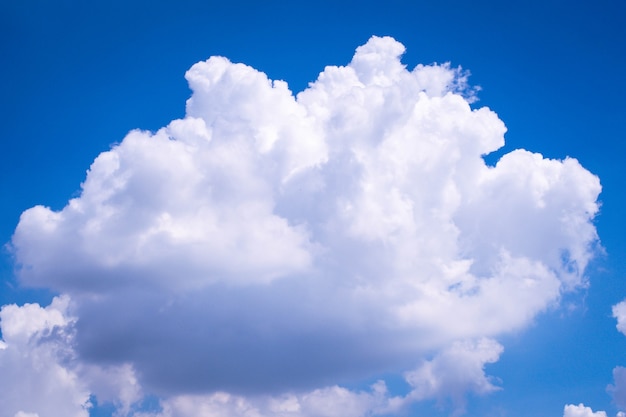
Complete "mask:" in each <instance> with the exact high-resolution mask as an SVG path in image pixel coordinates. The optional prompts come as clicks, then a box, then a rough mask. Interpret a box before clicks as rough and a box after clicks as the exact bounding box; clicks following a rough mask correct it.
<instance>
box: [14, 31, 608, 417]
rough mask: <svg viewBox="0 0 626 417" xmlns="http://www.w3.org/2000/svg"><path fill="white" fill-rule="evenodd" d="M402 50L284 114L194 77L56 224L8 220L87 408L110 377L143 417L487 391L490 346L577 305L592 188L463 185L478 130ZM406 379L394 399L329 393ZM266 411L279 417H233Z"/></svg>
mask: <svg viewBox="0 0 626 417" xmlns="http://www.w3.org/2000/svg"><path fill="white" fill-rule="evenodd" d="M403 51H404V47H403V46H402V45H401V44H399V43H398V42H396V41H395V40H393V39H391V38H378V37H373V38H372V39H370V41H369V42H368V43H367V44H366V45H364V46H361V47H359V48H358V49H357V51H356V53H355V55H354V57H353V59H352V61H351V62H350V64H348V65H347V66H343V67H327V68H325V69H324V71H323V72H322V73H321V74H320V75H319V77H318V79H317V80H316V81H315V82H313V83H312V84H310V86H309V88H307V89H306V90H305V91H303V92H301V93H299V94H298V95H297V96H294V95H293V94H292V93H291V92H290V91H289V89H288V87H287V84H286V83H284V82H282V81H271V80H269V79H268V78H267V77H266V75H265V74H263V73H260V72H258V71H256V70H254V69H253V68H250V67H248V66H245V65H243V64H233V63H231V62H230V61H228V60H227V59H226V58H221V57H213V58H210V59H209V60H207V61H206V62H200V63H198V64H195V65H194V66H193V67H192V68H191V69H190V70H189V71H188V72H187V74H186V77H187V80H188V81H189V85H190V87H191V89H192V91H193V94H192V96H191V98H190V99H189V100H188V102H187V114H186V117H185V118H184V119H180V120H174V121H172V122H171V123H170V124H169V125H168V126H166V127H164V128H162V129H160V130H159V131H157V132H154V133H151V132H143V131H133V132H130V133H129V134H128V136H126V137H125V138H124V140H123V141H122V142H121V143H120V144H119V145H116V146H115V147H113V148H112V149H111V150H110V151H108V152H105V153H102V154H101V155H99V156H98V157H97V158H96V160H95V161H94V163H93V164H92V166H91V168H90V170H89V172H88V175H87V178H86V180H85V181H84V183H83V184H82V192H81V194H80V196H79V197H77V198H75V199H72V200H70V201H69V203H68V204H67V206H66V207H65V208H63V209H62V210H60V211H52V210H50V209H49V208H46V207H43V206H37V207H34V208H31V209H29V210H27V211H25V212H24V213H23V215H22V217H21V219H20V223H19V225H18V227H17V229H16V231H15V234H14V236H13V240H12V245H13V249H14V253H15V257H16V260H17V263H18V265H19V270H18V275H19V278H20V280H21V282H22V283H23V284H24V285H29V286H41V287H46V288H50V289H52V290H54V291H57V292H59V293H64V294H67V295H68V296H69V297H71V299H72V302H73V311H72V312H73V314H74V315H76V316H77V317H80V320H78V321H77V322H76V323H75V325H74V326H73V328H74V329H75V337H74V339H73V342H72V343H73V346H74V347H75V351H76V355H77V356H78V357H79V358H80V360H81V361H82V363H83V368H81V369H82V371H81V372H82V374H81V375H87V374H88V373H89V372H88V371H86V369H88V367H89V366H92V367H95V368H93V369H97V370H98V371H92V372H91V376H84V378H86V380H89V381H92V382H90V384H92V386H95V385H97V386H98V387H100V388H99V392H102V393H108V394H102V395H105V396H108V397H110V398H111V399H112V398H114V397H116V396H117V397H120V398H121V396H122V393H116V392H114V390H113V388H112V387H114V386H115V385H109V388H106V385H107V384H106V383H105V382H104V381H105V380H106V378H102V377H100V378H98V377H97V375H98V373H99V372H100V370H105V371H102V372H105V374H106V375H107V376H111V375H118V376H117V378H118V379H121V380H124V381H126V385H125V386H126V387H127V388H126V389H125V390H124V392H125V394H123V395H125V398H126V400H124V401H121V400H118V401H121V403H124V404H126V405H125V406H124V407H126V409H127V410H128V409H129V407H130V405H129V404H131V403H132V401H134V400H135V399H136V398H138V396H139V395H140V394H139V393H140V391H141V390H140V388H139V387H141V389H144V390H145V391H147V392H151V393H156V394H158V395H161V396H163V397H164V398H166V399H167V400H166V402H164V403H163V404H164V408H163V410H164V411H163V413H165V414H164V415H167V416H170V415H171V416H186V415H193V413H196V415H197V413H199V411H193V410H200V409H202V410H205V409H206V410H213V409H214V407H227V408H228V407H231V408H228V409H232V410H234V409H235V408H236V407H239V406H242V407H248V408H246V410H248V411H245V413H244V412H242V411H241V410H240V411H237V413H238V415H242V414H243V415H251V416H253V415H294V416H300V415H302V416H305V415H306V416H317V415H319V416H322V415H324V416H331V415H334V414H332V412H330V411H328V412H327V411H320V409H318V408H315V407H316V406H315V404H317V403H318V402H319V401H321V400H319V401H318V399H319V398H326V397H325V396H328V397H332V398H333V399H335V400H337V401H338V402H337V404H352V403H351V401H356V402H358V403H359V404H366V405H364V406H363V407H365V408H364V409H366V410H372V409H373V408H376V407H379V406H380V407H382V406H383V405H384V406H385V407H391V404H400V403H402V402H403V401H409V400H410V399H413V400H418V399H423V398H445V397H452V398H453V399H455V400H457V401H461V403H462V395H463V392H465V391H471V392H475V393H479V394H480V393H487V392H490V391H492V390H493V389H495V387H494V386H493V385H492V383H491V382H490V379H489V378H488V377H486V376H485V374H484V372H483V367H484V365H485V364H486V363H490V362H493V361H495V360H497V358H498V356H499V354H500V352H501V350H502V347H501V346H500V345H499V344H497V342H495V341H494V340H493V338H494V337H497V336H498V335H500V334H502V333H505V332H509V331H513V330H516V329H519V328H522V327H523V326H525V325H526V324H527V323H528V322H529V321H530V320H532V319H533V317H535V315H536V314H537V313H539V312H541V311H542V310H544V309H545V308H546V307H547V306H549V305H550V304H551V303H555V302H557V301H558V299H559V296H560V294H561V293H562V292H563V291H567V290H570V289H572V288H576V287H577V286H580V285H584V284H585V277H584V270H585V267H586V265H587V263H588V262H589V260H590V259H591V257H592V256H593V255H594V249H593V248H594V245H595V244H596V243H597V236H596V230H595V227H594V225H593V223H592V220H593V218H594V216H595V214H596V213H597V211H598V204H597V197H598V194H599V193H600V190H601V187H600V183H599V180H598V178H597V177H595V176H594V175H592V174H590V173H589V172H588V171H586V170H585V169H584V168H583V167H582V166H581V165H580V164H579V163H578V162H577V161H576V160H575V159H571V158H567V159H565V160H562V161H557V160H549V159H545V158H543V157H542V156H541V155H539V154H534V153H531V152H528V151H525V150H516V151H514V152H511V153H509V154H507V155H505V156H504V157H502V158H501V160H500V161H499V162H498V163H497V164H496V166H494V167H491V166H487V165H486V164H485V162H484V160H483V158H482V157H483V156H484V155H486V154H488V153H490V152H493V151H495V150H497V149H498V148H500V147H501V146H502V145H503V144H504V138H503V135H504V132H505V127H504V124H503V123H502V121H500V120H499V119H498V117H497V115H496V114H495V113H494V112H492V111H491V110H489V109H488V108H485V107H483V108H479V109H472V107H471V106H470V102H472V101H473V99H474V91H475V90H474V89H472V88H471V87H469V86H468V85H467V74H466V73H465V72H463V71H461V70H460V69H453V68H450V66H449V65H428V66H424V65H418V66H417V67H415V68H414V69H413V70H411V71H409V70H407V68H406V67H405V66H404V65H403V64H402V63H401V61H400V56H401V54H402V53H403ZM433 355H434V356H433ZM429 356H430V357H432V358H433V359H432V361H427V362H423V361H424V359H425V358H427V357H429ZM416 363H423V365H422V367H419V368H417V370H415V371H413V372H408V373H407V374H406V375H407V380H408V382H409V383H410V384H411V385H412V386H413V391H412V393H411V394H409V396H408V397H407V398H405V399H394V398H391V397H389V396H388V395H386V394H385V395H383V394H381V392H382V391H381V386H380V385H379V386H377V388H375V389H373V390H372V391H371V392H366V393H355V392H352V391H347V390H345V389H343V388H340V387H338V386H336V385H335V384H337V383H343V382H351V381H357V380H359V379H361V378H371V377H372V376H375V375H377V374H379V373H382V372H388V371H392V370H408V369H414V367H415V364H416ZM107 367H109V368H107ZM110 367H113V368H110ZM107 369H109V370H107ZM110 369H115V370H116V371H115V372H113V371H110ZM97 381H100V382H99V383H98V382H97ZM320 387H327V388H320ZM328 387H330V388H328ZM285 393H294V394H293V395H294V397H285V398H287V399H286V400H285V402H284V404H283V403H280V404H283V406H284V407H290V404H291V405H293V406H294V407H295V408H294V410H296V409H297V410H300V411H293V413H295V414H293V413H292V414H289V413H287V412H284V413H283V412H282V411H281V412H280V413H279V412H274V411H272V408H271V407H269V406H267V407H269V408H263V407H261V406H259V405H257V404H256V403H254V404H255V405H250V406H248V405H246V404H249V401H251V400H250V398H273V399H274V401H278V400H276V398H283V397H281V395H287V394H285ZM289 395H292V394H289ZM335 400H333V401H335ZM327 401H328V400H327ZM342 401H344V402H343V403H342ZM192 403H193V404H194V405H189V404H192ZM242 404H243V405H242ZM250 404H252V403H250ZM294 404H296V405H297V407H296V405H294ZM333 404H334V403H333ZM194 407H195V408H194ZM198 407H200V408H198ZM202 407H204V408H202ZM232 407H235V408H232ZM281 407H282V406H281ZM307 407H308V408H307ZM337 407H341V406H340V405H337ZM349 408H350V409H358V410H360V409H361V408H359V407H353V406H350V407H349ZM337 409H340V408H337ZM168 410H169V411H168ZM185 410H192V411H185ZM220 410H225V409H220ZM255 410H256V411H255ZM259 410H260V411H259ZM268 410H269V411H268ZM302 410H304V411H302ZM203 412H204V411H203ZM289 412H291V411H289ZM168 413H169V414H168ZM204 413H205V414H207V415H212V414H211V413H217V414H219V415H229V414H228V412H226V411H221V412H219V413H218V412H217V411H215V412H214V411H206V412H204ZM230 413H231V414H232V413H235V411H231V412H230ZM246 413H248V414H246ZM255 413H256V414H255ZM281 413H282V414H281ZM298 413H300V414H298ZM342 415H347V414H342ZM41 417H43V416H41Z"/></svg>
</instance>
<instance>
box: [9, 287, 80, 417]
mask: <svg viewBox="0 0 626 417" xmlns="http://www.w3.org/2000/svg"><path fill="white" fill-rule="evenodd" d="M67 304H68V298H67V297H63V298H55V299H54V300H53V301H52V304H50V305H49V306H48V307H46V308H41V307H40V306H39V305H37V304H26V305H24V306H22V307H18V306H16V305H6V306H4V307H2V309H1V310H0V329H1V330H2V338H3V341H1V342H0V369H1V370H2V372H1V375H2V376H1V377H0V392H2V395H0V410H2V415H3V416H15V417H33V416H38V417H63V416H66V417H88V416H89V413H88V412H87V408H88V407H89V391H88V390H87V387H86V386H85V385H84V384H83V383H82V382H81V381H80V380H79V378H78V375H77V374H76V373H75V372H72V371H71V370H69V369H68V367H67V366H66V364H70V363H71V362H72V361H73V360H74V357H73V356H74V355H73V352H72V351H71V349H69V346H70V343H68V339H69V338H71V334H68V332H67V330H68V328H69V327H68V325H69V324H70V323H71V321H72V319H68V318H67V317H66V310H67Z"/></svg>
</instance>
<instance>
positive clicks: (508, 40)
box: [0, 0, 626, 417]
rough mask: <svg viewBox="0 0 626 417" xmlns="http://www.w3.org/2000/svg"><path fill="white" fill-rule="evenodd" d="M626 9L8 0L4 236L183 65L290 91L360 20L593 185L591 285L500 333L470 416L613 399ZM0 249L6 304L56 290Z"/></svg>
mask: <svg viewBox="0 0 626 417" xmlns="http://www.w3.org/2000/svg"><path fill="white" fill-rule="evenodd" d="M625 23H626V2H624V1H622V0H601V1H596V2H571V1H553V0H549V1H534V0H533V1H530V2H529V1H525V2H506V3H505V2H494V1H474V2H462V1H441V2H437V1H432V2H421V1H414V2H409V1H394V0H392V1H389V2H386V3H374V2H365V1H362V2H330V1H320V2H309V3H306V2H276V1H270V2H267V1H266V2H254V3H253V2H211V1H192V0H181V1H177V2H163V1H118V0H113V1H95V2H82V1H72V0H59V1H55V2H48V1H35V0H27V1H10V0H5V1H3V2H2V4H1V5H0V52H1V56H2V57H3V60H2V61H3V64H2V66H0V80H1V81H0V91H1V94H2V98H3V99H2V101H1V104H0V105H1V106H2V107H1V108H0V115H1V116H0V117H1V120H2V126H3V136H4V140H3V141H2V152H0V158H1V160H0V167H1V168H0V169H1V170H2V171H1V175H0V195H2V196H3V198H2V201H3V203H2V205H1V206H0V240H1V241H2V242H9V241H10V239H11V236H12V234H13V231H14V230H15V227H16V226H17V224H18V221H19V216H20V214H21V213H22V212H23V211H24V210H26V209H28V208H30V207H33V206H34V205H37V204H43V205H46V206H49V207H51V208H52V209H54V210H59V209H61V208H62V207H63V206H64V205H65V204H66V202H67V200H68V199H69V198H72V197H76V196H78V192H79V190H80V184H81V182H82V181H84V179H85V171H86V170H87V169H88V167H89V166H90V164H91V163H92V162H93V160H94V159H95V158H96V157H97V156H98V154H100V153H101V152H103V151H106V150H108V149H109V148H110V146H111V145H113V144H115V143H119V142H121V141H122V139H123V138H124V136H125V135H126V133H127V132H128V131H130V130H131V129H135V128H140V129H146V130H153V131H154V130H157V129H159V128H160V127H162V126H166V125H167V124H168V123H169V122H170V121H171V120H174V119H176V118H182V117H183V116H184V115H185V100H186V99H187V98H188V97H189V96H190V90H189V87H188V86H187V83H186V81H185V79H184V74H185V71H187V70H188V69H189V68H190V67H191V66H192V65H193V64H194V63H196V62H199V61H202V60H205V59H207V58H208V57H210V56H214V55H221V56H225V57H227V58H229V59H230V60H231V61H232V62H242V63H245V64H247V65H249V66H251V67H253V68H256V69H257V70H259V71H262V72H264V73H265V74H267V76H268V77H269V78H270V79H274V80H277V79H278V80H285V81H287V82H288V84H289V87H290V88H291V90H292V91H294V92H299V91H301V90H303V89H304V88H306V86H307V84H308V83H309V82H310V81H314V80H315V79H316V78H317V75H318V74H319V72H320V71H322V70H323V69H324V67H325V66H327V65H345V64H347V63H348V62H349V59H350V57H351V56H352V54H353V53H354V50H355V48H356V47H357V46H359V45H363V44H364V43H365V42H367V40H368V39H369V38H370V36H372V35H378V36H392V37H394V38H395V39H396V40H398V41H399V42H401V43H402V44H404V46H405V47H406V49H407V52H406V54H405V55H404V56H403V59H402V61H403V63H405V64H406V65H407V66H408V67H409V69H412V68H413V67H414V66H415V65H416V64H418V63H423V64H431V63H434V62H437V63H443V62H451V64H452V66H459V65H460V66H462V67H463V68H464V69H468V70H469V71H470V72H471V77H470V79H469V82H470V84H472V85H479V86H480V87H481V88H482V90H481V91H480V92H479V93H478V98H479V101H478V102H477V103H476V104H474V107H480V106H487V107H489V108H490V109H492V110H493V111H494V112H496V113H497V115H498V116H499V118H500V119H501V120H502V121H503V122H504V123H505V124H506V126H507V128H508V131H507V133H506V135H505V140H506V145H505V147H504V148H503V149H502V150H500V151H498V153H497V155H498V156H499V155H502V154H504V153H506V152H509V151H511V150H513V149H517V148H524V149H527V150H529V151H532V152H539V153H541V154H543V155H544V157H547V158H557V159H562V158H564V157H566V156H571V157H574V158H576V159H578V160H579V161H580V163H581V165H582V166H583V167H585V168H586V169H587V170H589V171H590V172H592V173H593V174H595V175H597V176H598V177H599V178H600V181H601V183H602V187H603V189H602V193H601V195H600V197H599V200H600V201H601V209H600V214H599V215H598V217H597V219H596V221H595V224H596V226H597V230H598V234H599V236H600V240H601V244H602V246H603V247H604V248H605V250H606V255H605V256H601V257H599V258H597V259H596V260H595V261H593V262H592V264H591V266H590V267H589V269H588V272H587V276H588V277H589V281H590V286H589V288H588V289H587V290H580V291H579V292H577V293H575V294H573V295H571V294H570V295H568V296H566V297H565V300H563V301H562V302H561V307H559V308H555V309H552V310H549V311H548V312H546V313H542V314H539V315H538V316H537V317H536V319H535V320H534V321H533V323H532V324H530V325H529V326H526V327H525V328H524V329H523V330H521V331H517V332H514V333H513V334H508V335H505V336H502V337H498V341H499V342H500V343H501V344H502V345H503V346H504V353H502V355H501V356H500V360H499V361H498V362H496V363H495V364H492V365H488V366H487V373H488V374H490V375H493V376H495V377H497V378H500V379H501V383H500V384H499V385H500V386H502V387H503V390H501V391H499V392H495V393H491V394H487V395H485V396H483V397H471V398H470V402H469V405H468V409H467V415H468V416H485V417H486V416H494V417H495V416H510V417H517V416H520V417H521V416H535V417H543V416H545V417H548V416H556V417H560V416H561V415H562V414H563V406H564V405H565V404H578V403H581V402H582V403H584V404H585V405H586V406H590V407H592V408H593V409H594V410H606V411H607V414H608V415H609V416H612V415H615V413H616V412H617V408H616V407H615V405H614V404H612V402H611V397H610V395H609V394H607V393H606V386H607V385H608V384H610V383H612V382H613V379H612V374H611V372H612V370H613V368H614V367H615V366H618V365H622V366H626V337H624V335H622V334H620V333H618V332H617V330H616V329H615V324H616V321H615V319H614V318H613V317H612V313H611V306H613V305H614V304H616V303H618V302H619V301H621V300H622V299H624V298H625V297H626V285H625V283H626V280H625V279H624V277H626V256H625V255H624V254H625V253H626V245H625V243H624V239H623V236H624V231H625V230H626V220H624V216H623V213H624V210H625V209H626V207H625V205H626V199H625V198H624V189H626V183H625V181H626V175H625V174H626V171H625V168H624V167H625V165H624V163H623V161H622V158H623V155H624V154H625V153H626V145H625V143H626V137H625V135H624V129H623V123H624V116H625V115H626V104H625V103H626V101H625V100H624V97H626V82H625V81H624V74H626V24H625ZM494 160H495V158H494ZM1 265H2V269H1V276H0V277H1V278H2V280H3V281H4V283H5V284H4V285H2V287H1V289H0V305H4V304H10V303H18V304H23V303H24V302H40V303H42V304H47V303H49V302H50V300H51V297H52V295H53V293H48V292H46V290H32V289H28V288H25V287H23V286H21V285H20V284H19V283H17V282H16V279H15V277H14V276H13V272H12V268H13V266H12V261H11V259H10V258H9V256H8V255H5V256H3V258H2V264H1ZM570 299H571V302H572V303H573V305H574V306H575V308H573V309H572V310H571V311H568V308H567V307H566V305H567V304H568V303H569V302H570ZM366 382H371V381H366ZM357 385H358V384H357ZM389 385H390V386H392V385H393V384H391V383H389ZM0 395H1V394H0ZM432 404H433V402H431V401H426V402H425V403H420V404H419V405H416V406H415V409H414V410H415V411H414V414H412V415H416V416H421V415H438V414H436V413H439V412H441V413H442V415H447V414H449V412H450V410H449V409H444V410H443V411H434V413H435V414H431V413H432V412H433V411H432V408H431V406H432ZM421 410H425V411H424V412H423V414H422V413H420V411H421ZM498 410H500V411H501V414H498V412H499V411H498ZM94 415H95V414H94ZM10 417H12V416H10ZM40 417H44V416H43V415H41V416H40Z"/></svg>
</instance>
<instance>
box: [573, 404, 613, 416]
mask: <svg viewBox="0 0 626 417" xmlns="http://www.w3.org/2000/svg"><path fill="white" fill-rule="evenodd" d="M563 417H606V413H605V412H604V411H596V412H593V410H592V409H591V408H590V407H585V406H584V404H578V405H573V404H568V405H566V406H565V409H564V410H563Z"/></svg>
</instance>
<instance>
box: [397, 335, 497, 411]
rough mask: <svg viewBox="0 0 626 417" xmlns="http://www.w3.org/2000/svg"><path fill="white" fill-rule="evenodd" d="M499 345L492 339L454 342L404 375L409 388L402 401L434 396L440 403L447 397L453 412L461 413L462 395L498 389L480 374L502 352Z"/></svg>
mask: <svg viewBox="0 0 626 417" xmlns="http://www.w3.org/2000/svg"><path fill="white" fill-rule="evenodd" d="M502 350H503V348H502V346H501V345H500V344H499V343H497V342H495V341H494V340H489V339H482V340H479V341H477V342H469V341H465V342H457V343H454V344H453V345H452V346H451V347H449V348H447V349H445V350H444V351H442V352H441V353H439V354H438V355H437V356H436V357H435V358H434V359H432V360H430V361H426V362H424V363H423V364H422V365H421V366H420V367H419V368H417V369H416V370H414V371H411V372H408V373H407V374H406V380H407V382H408V383H409V384H410V385H411V387H412V391H411V393H410V394H409V395H408V396H407V398H406V400H410V401H419V400H423V399H427V398H435V399H437V400H438V401H439V402H440V403H441V402H442V401H443V400H444V399H445V398H447V397H449V398H450V399H451V400H452V401H453V403H454V406H455V407H456V414H460V413H462V412H464V407H465V398H464V397H465V394H466V393H468V392H472V393H475V394H488V393H491V392H493V391H496V390H498V389H499V387H497V386H496V385H494V384H493V381H492V380H491V378H489V377H487V376H486V375H485V373H484V367H485V365H486V364H488V363H494V362H496V361H497V360H498V358H499V357H500V354H501V353H502Z"/></svg>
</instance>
